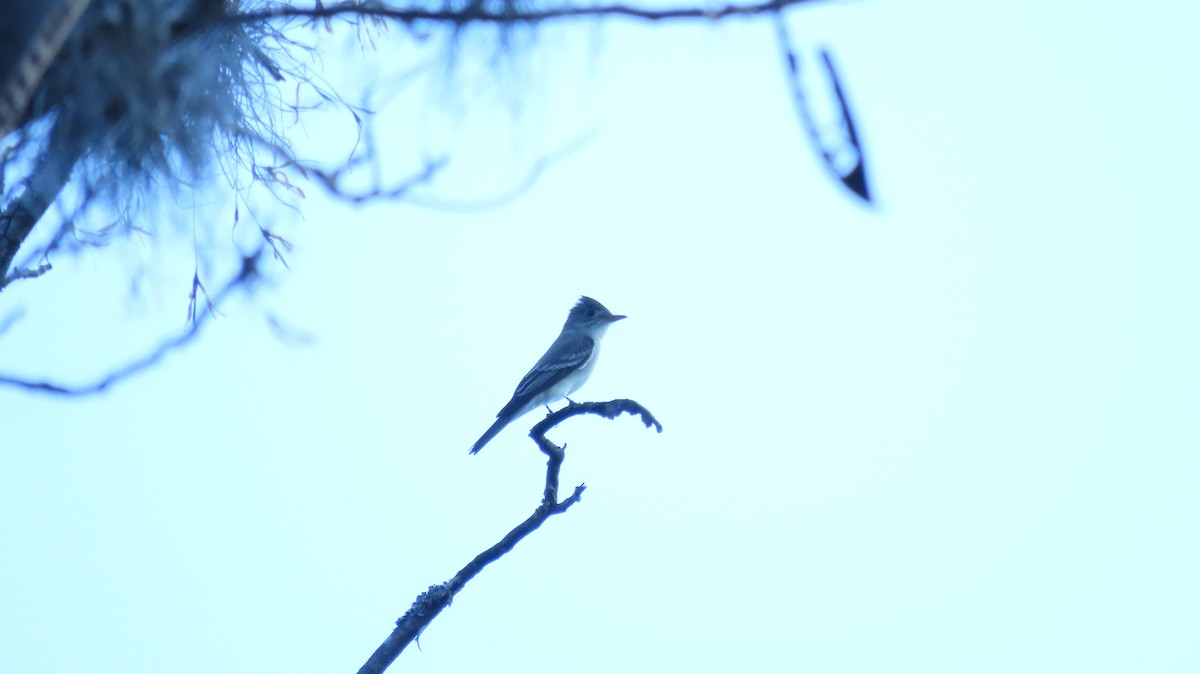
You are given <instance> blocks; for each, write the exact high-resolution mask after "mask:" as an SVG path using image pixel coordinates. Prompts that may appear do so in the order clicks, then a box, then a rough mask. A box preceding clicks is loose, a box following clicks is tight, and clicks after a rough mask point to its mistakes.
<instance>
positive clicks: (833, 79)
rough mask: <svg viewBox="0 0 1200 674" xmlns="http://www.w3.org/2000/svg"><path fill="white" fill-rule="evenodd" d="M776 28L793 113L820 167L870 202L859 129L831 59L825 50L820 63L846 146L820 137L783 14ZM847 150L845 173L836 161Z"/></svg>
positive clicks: (856, 194)
mask: <svg viewBox="0 0 1200 674" xmlns="http://www.w3.org/2000/svg"><path fill="white" fill-rule="evenodd" d="M775 27H776V34H777V36H778V38H779V47H780V49H781V50H782V51H783V60H784V65H785V66H786V67H787V70H788V85H789V86H790V87H791V90H792V99H793V100H794V101H795V103H796V111H797V112H798V113H799V115H800V121H801V123H803V124H804V130H805V132H806V133H807V134H808V139H809V142H810V143H812V146H813V148H814V149H815V150H816V151H817V154H818V155H819V156H820V158H821V163H822V165H824V166H825V168H826V169H827V170H828V171H829V173H830V174H831V175H832V176H833V177H834V178H835V179H836V180H837V181H838V182H840V183H841V184H842V185H843V186H845V187H846V189H848V190H850V191H851V192H853V193H854V195H855V196H857V197H858V198H860V199H862V200H863V201H865V202H868V203H870V201H871V192H870V189H869V187H868V185H867V174H866V166H865V159H864V154H863V149H862V145H861V144H860V143H859V140H858V128H857V127H856V126H855V124H854V115H853V114H852V113H851V112H850V105H849V104H848V103H847V102H846V95H845V93H843V91H842V85H841V81H840V80H839V79H838V74H837V70H835V69H834V67H833V58H832V57H831V56H830V55H829V51H828V50H825V49H822V50H821V52H820V53H821V62H822V63H823V64H824V66H825V74H826V76H827V77H828V78H829V82H830V86H831V87H832V89H833V94H834V97H835V98H836V99H837V104H838V121H839V123H840V125H841V127H842V128H843V129H844V132H845V143H846V144H845V145H844V146H842V147H833V148H831V147H830V146H828V145H826V144H825V142H824V140H823V139H822V137H821V131H820V129H819V128H817V123H816V118H815V116H814V115H813V113H812V108H811V107H810V105H809V102H808V97H807V96H806V95H805V93H804V85H803V84H801V82H800V59H799V57H797V56H796V52H795V50H794V49H793V48H792V39H791V36H790V35H788V31H787V24H786V23H785V21H784V17H783V15H782V14H777V15H776V16H775ZM847 149H848V150H849V151H850V152H851V153H852V155H853V165H852V166H851V167H850V169H849V170H844V169H842V168H840V167H839V163H843V164H844V163H845V162H844V160H842V161H841V162H839V158H841V157H844V156H845V155H844V153H843V151H844V150H847Z"/></svg>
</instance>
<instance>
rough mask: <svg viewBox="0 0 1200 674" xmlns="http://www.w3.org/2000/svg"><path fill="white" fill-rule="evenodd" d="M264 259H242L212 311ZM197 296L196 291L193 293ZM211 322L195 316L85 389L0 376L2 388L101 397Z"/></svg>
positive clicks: (254, 256)
mask: <svg viewBox="0 0 1200 674" xmlns="http://www.w3.org/2000/svg"><path fill="white" fill-rule="evenodd" d="M262 255H263V248H260V249H259V250H258V251H257V252H255V253H253V254H251V255H247V256H245V257H243V258H242V268H241V270H239V271H238V273H237V275H236V276H234V277H233V278H232V279H231V280H230V281H229V282H228V283H226V284H225V286H224V287H222V288H221V289H220V290H219V291H217V292H216V293H214V294H213V295H212V297H211V299H210V300H209V307H210V308H212V307H215V306H216V305H219V304H220V303H221V302H222V301H224V300H225V299H226V298H227V297H228V296H229V295H230V294H232V293H233V291H235V290H237V289H238V288H241V287H243V286H245V285H247V284H249V283H250V282H252V281H253V280H254V279H255V278H256V277H257V276H258V261H259V258H260V257H262ZM193 292H194V289H193ZM209 320H210V314H209V313H205V312H203V311H200V312H196V313H195V317H194V320H192V321H191V323H190V325H189V326H188V329H186V330H184V331H183V332H181V333H179V334H178V335H176V336H174V337H171V338H170V339H166V340H164V341H163V342H161V343H159V345H158V346H157V347H156V348H155V349H154V350H153V351H151V352H150V353H147V354H146V355H144V356H142V357H141V358H138V359H136V360H134V361H132V362H130V363H127V364H126V365H124V366H122V367H120V368H118V369H116V370H114V371H112V372H110V373H109V374H107V375H105V376H104V377H102V378H100V379H98V380H96V381H94V382H92V383H90V384H84V385H82V386H68V385H65V384H56V383H54V382H49V381H31V380H28V379H22V378H20V377H13V376H10V375H5V374H0V384H2V385H7V386H14V387H17V388H23V389H26V390H29V391H37V392H40V393H51V394H55V395H62V396H84V395H90V394H93V393H100V392H101V391H104V390H107V389H108V388H109V387H110V386H112V385H113V384H116V383H117V382H120V381H123V380H125V379H128V378H129V377H132V376H133V375H135V374H138V373H140V372H143V371H145V370H148V369H149V368H151V367H153V366H154V365H156V364H157V363H158V362H159V361H160V360H162V359H163V357H164V356H166V355H167V354H168V353H170V352H171V351H174V350H176V349H179V348H182V347H184V346H186V345H187V344H189V343H190V342H191V341H192V340H193V339H195V338H196V335H198V334H199V333H200V329H201V328H202V327H204V325H205V324H207V323H208V321H209Z"/></svg>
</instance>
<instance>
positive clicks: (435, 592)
mask: <svg viewBox="0 0 1200 674" xmlns="http://www.w3.org/2000/svg"><path fill="white" fill-rule="evenodd" d="M622 413H627V414H636V415H639V416H641V417H642V421H643V423H645V424H646V427H647V428H649V427H650V426H651V425H653V426H654V427H655V428H656V429H657V430H658V432H659V433H661V432H662V425H661V424H659V423H658V421H657V420H656V419H655V418H654V415H652V414H650V411H649V410H647V409H646V408H644V407H642V406H641V405H639V404H638V403H636V402H634V401H632V400H612V401H609V402H606V403H570V404H569V405H567V407H565V408H563V409H561V410H559V411H557V412H553V413H551V414H550V415H548V416H547V417H546V418H545V419H543V420H541V421H539V422H538V423H537V424H536V425H535V426H534V427H533V428H532V429H531V430H530V431H529V436H530V437H531V438H533V440H534V442H536V443H537V445H538V447H539V448H540V449H541V450H542V452H543V453H545V454H546V456H548V457H549V460H548V461H547V462H546V488H545V491H544V492H543V497H542V503H541V505H539V506H538V507H537V509H536V510H534V511H533V514H532V515H530V516H529V518H528V519H526V520H525V521H524V522H521V523H520V524H518V525H517V526H516V527H515V528H514V529H513V530H512V531H510V532H508V534H507V535H505V536H504V538H502V539H500V542H498V543H496V544H495V545H493V546H492V547H490V548H488V549H487V550H484V551H483V552H481V553H479V554H478V555H477V556H476V557H475V559H472V560H471V561H470V563H468V564H467V565H466V566H464V567H463V568H462V570H460V571H459V572H458V573H456V574H454V577H453V578H451V579H450V580H448V581H446V582H445V583H442V584H441V585H432V586H430V587H429V589H428V590H426V591H425V592H422V593H421V595H420V596H419V597H417V600H416V601H415V602H413V605H412V607H411V608H409V609H408V611H407V612H406V613H405V614H404V615H403V616H402V617H401V618H400V619H399V620H397V621H396V628H395V629H394V630H392V633H391V634H390V635H388V637H387V639H384V641H383V643H382V644H380V646H379V648H377V649H375V652H374V653H372V654H371V657H370V659H368V660H367V662H366V664H364V665H363V666H362V668H361V669H359V670H358V674H381V672H383V671H384V670H385V669H387V668H388V667H389V666H390V665H391V664H392V663H393V662H395V660H396V658H397V657H399V656H400V653H401V652H402V651H403V650H404V648H405V647H406V646H408V644H410V643H412V642H413V641H414V640H416V639H417V638H419V637H420V636H421V632H423V631H425V628H426V627H428V626H429V624H430V623H431V622H433V619H434V618H436V617H437V616H438V614H439V613H441V612H442V609H444V608H446V607H447V606H449V605H450V602H451V601H452V600H453V599H454V596H455V595H456V594H458V593H459V592H460V591H461V590H462V589H463V587H464V586H465V585H466V584H467V582H468V581H470V580H471V579H472V578H474V577H475V576H476V575H478V574H479V572H480V571H483V568H484V567H485V566H487V565H488V564H491V563H492V562H494V561H496V560H497V559H500V557H502V556H503V555H504V554H505V553H507V552H508V551H509V550H512V549H513V547H514V546H516V544H517V543H519V542H520V541H521V539H523V538H525V537H526V536H528V535H529V534H531V533H533V532H534V531H535V530H536V529H537V528H538V527H540V526H542V524H543V523H544V522H545V521H546V520H548V519H550V517H551V516H552V515H557V514H559V513H562V512H566V510H567V508H570V507H571V506H573V505H575V504H576V503H578V502H579V498H580V497H581V496H582V495H583V490H584V489H586V488H587V487H586V486H585V485H582V484H581V485H579V486H578V487H575V491H574V492H572V493H571V495H570V496H568V497H567V498H566V499H565V500H563V501H559V500H558V474H559V470H560V469H561V468H562V463H563V459H564V458H566V451H565V450H566V446H565V445H564V446H563V447H559V446H558V445H555V444H554V443H553V442H550V441H549V440H547V439H546V432H547V431H549V430H550V429H552V428H554V427H555V426H557V425H558V424H560V423H562V422H563V421H566V420H567V419H569V418H571V417H573V416H577V415H580V414H597V415H600V416H602V417H604V418H606V419H615V418H616V417H617V416H618V415H620V414H622Z"/></svg>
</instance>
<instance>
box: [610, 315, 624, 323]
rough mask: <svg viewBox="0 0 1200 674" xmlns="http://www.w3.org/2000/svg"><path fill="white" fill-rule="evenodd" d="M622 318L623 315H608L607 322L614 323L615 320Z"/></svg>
mask: <svg viewBox="0 0 1200 674" xmlns="http://www.w3.org/2000/svg"><path fill="white" fill-rule="evenodd" d="M622 318H625V317H624V316H609V317H608V322H609V323H616V322H617V321H619V320H621V319H622Z"/></svg>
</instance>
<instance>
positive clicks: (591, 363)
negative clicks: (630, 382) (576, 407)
mask: <svg viewBox="0 0 1200 674" xmlns="http://www.w3.org/2000/svg"><path fill="white" fill-rule="evenodd" d="M622 318H625V317H624V316H614V315H613V313H612V312H611V311H609V310H608V309H605V308H604V305H603V304H600V303H599V302H597V301H596V300H594V299H592V298H590V297H580V298H579V301H578V302H576V303H575V306H573V307H571V312H570V313H568V314H567V322H566V323H563V328H562V332H560V333H559V335H558V339H556V340H554V343H553V344H551V345H550V348H549V349H547V350H546V355H544V356H542V358H541V360H539V361H538V362H537V365H534V366H533V369H532V370H530V371H529V374H527V375H525V378H524V379H522V380H521V383H520V384H517V390H516V391H514V392H513V397H512V400H510V401H508V404H507V405H505V406H504V408H503V409H501V410H500V412H499V413H498V414H496V422H495V423H493V424H492V427H491V428H489V429H487V431H486V432H485V433H484V434H483V436H482V437H481V438H479V440H478V441H476V442H475V444H474V445H473V446H472V447H471V453H472V454H474V453H476V452H478V451H479V450H481V449H483V446H484V445H486V444H487V443H488V441H489V440H491V439H492V438H494V437H496V434H497V433H499V432H500V431H501V430H503V429H504V427H505V426H507V425H508V424H509V423H510V422H512V421H513V420H515V419H516V418H517V417H519V416H521V415H523V414H525V413H526V412H528V411H529V410H532V409H533V408H535V407H539V406H541V405H547V406H549V404H550V403H552V402H554V401H556V400H562V399H563V398H567V396H569V395H571V394H572V393H574V392H575V391H577V390H579V387H580V386H583V383H584V382H585V381H587V378H588V375H590V374H591V373H592V368H594V367H596V357H597V356H599V355H600V338H601V337H603V336H604V333H605V332H607V331H608V326H610V325H612V324H613V323H615V322H616V321H619V320H621V319H622ZM567 400H568V401H569V400H570V398H567Z"/></svg>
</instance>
